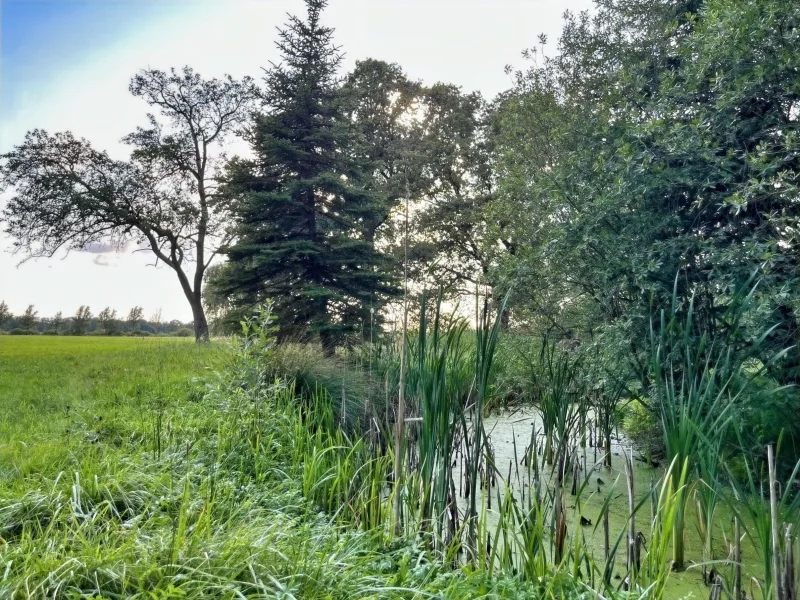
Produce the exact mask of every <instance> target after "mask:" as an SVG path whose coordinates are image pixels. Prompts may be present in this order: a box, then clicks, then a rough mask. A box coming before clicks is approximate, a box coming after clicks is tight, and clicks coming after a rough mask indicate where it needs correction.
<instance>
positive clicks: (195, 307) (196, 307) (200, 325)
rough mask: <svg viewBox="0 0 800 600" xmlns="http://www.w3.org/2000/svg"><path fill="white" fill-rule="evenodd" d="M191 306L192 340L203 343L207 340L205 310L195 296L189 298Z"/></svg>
mask: <svg viewBox="0 0 800 600" xmlns="http://www.w3.org/2000/svg"><path fill="white" fill-rule="evenodd" d="M189 304H191V306H192V317H193V318H194V341H195V342H197V343H198V344H205V343H208V341H209V332H208V320H207V319H206V311H205V310H204V309H203V302H202V301H201V300H200V299H199V298H196V297H192V298H190V299H189Z"/></svg>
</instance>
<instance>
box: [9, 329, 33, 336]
mask: <svg viewBox="0 0 800 600" xmlns="http://www.w3.org/2000/svg"><path fill="white" fill-rule="evenodd" d="M8 335H39V333H38V332H37V331H36V330H35V329H22V328H21V327H15V328H14V329H12V330H11V331H9V332H8Z"/></svg>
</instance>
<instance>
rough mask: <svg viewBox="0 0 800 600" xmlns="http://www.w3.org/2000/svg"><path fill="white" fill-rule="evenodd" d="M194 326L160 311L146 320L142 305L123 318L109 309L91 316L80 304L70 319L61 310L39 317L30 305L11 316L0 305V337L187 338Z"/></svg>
mask: <svg viewBox="0 0 800 600" xmlns="http://www.w3.org/2000/svg"><path fill="white" fill-rule="evenodd" d="M192 327H193V324H192V323H191V322H189V323H184V322H183V321H179V320H178V319H173V320H171V321H165V320H162V318H161V311H160V310H158V311H156V312H155V313H154V314H153V315H152V316H151V317H150V318H149V319H145V317H144V310H143V309H142V307H141V306H134V307H133V308H131V310H130V311H129V312H128V314H127V315H126V316H124V317H122V316H120V315H118V314H117V311H116V310H114V309H111V308H110V307H106V308H104V309H103V310H102V311H100V313H99V314H97V315H93V314H92V310H91V308H90V307H89V306H88V305H81V306H79V307H78V309H77V310H76V311H75V314H74V315H72V316H67V317H65V316H64V315H63V313H62V312H61V311H59V312H57V313H56V314H55V315H53V316H52V317H39V313H38V311H37V310H36V308H35V306H34V305H33V304H31V305H29V306H28V308H27V309H25V312H23V313H22V314H19V315H15V314H13V313H12V312H11V311H10V310H9V309H8V305H7V304H6V303H5V302H0V334H10V335H40V334H43V335H140V336H150V335H163V336H177V337H190V336H191V335H192Z"/></svg>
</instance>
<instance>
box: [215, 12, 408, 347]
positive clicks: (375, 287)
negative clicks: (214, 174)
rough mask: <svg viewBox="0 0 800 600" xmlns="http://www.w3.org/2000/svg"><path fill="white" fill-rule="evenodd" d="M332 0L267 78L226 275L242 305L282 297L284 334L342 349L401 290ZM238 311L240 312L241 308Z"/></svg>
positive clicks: (282, 41)
mask: <svg viewBox="0 0 800 600" xmlns="http://www.w3.org/2000/svg"><path fill="white" fill-rule="evenodd" d="M326 4H327V2H326V0H306V6H307V10H308V13H307V17H306V20H302V19H300V18H298V17H295V16H291V17H290V18H289V21H288V23H287V24H286V26H285V28H283V29H281V30H279V39H278V42H277V46H278V49H279V50H280V53H281V57H282V62H281V63H280V64H273V65H272V67H271V68H270V69H268V71H267V75H266V77H265V84H266V91H265V93H264V102H265V107H266V110H265V112H264V113H263V114H260V115H258V116H257V117H256V118H255V119H254V121H253V123H252V124H251V125H250V127H249V128H248V130H247V132H246V137H247V140H248V141H249V143H250V145H251V147H252V150H253V155H254V156H255V158H254V159H252V160H242V159H235V160H233V161H232V162H231V163H230V165H229V167H228V176H227V183H226V188H227V191H228V193H229V194H230V195H231V197H232V201H233V203H234V205H235V207H236V210H235V215H236V225H235V231H234V233H235V238H236V242H235V243H234V244H232V245H230V246H229V247H228V248H227V249H225V250H224V253H225V254H226V255H227V257H228V260H229V263H228V265H227V266H226V268H224V269H220V270H219V271H218V275H217V277H216V278H215V282H214V285H216V286H217V287H218V289H220V290H222V291H223V292H224V294H225V295H227V296H228V297H230V298H231V303H232V304H233V306H234V309H235V311H236V310H237V309H238V311H239V312H240V313H241V312H242V311H245V310H248V309H249V308H250V307H252V306H253V305H254V304H256V303H258V302H260V301H263V300H264V299H266V298H272V299H273V302H274V303H275V305H274V310H275V314H276V316H277V320H278V323H277V324H278V325H279V327H280V335H281V336H282V337H283V338H286V337H291V338H293V339H308V338H310V337H311V336H313V337H314V338H316V339H318V340H319V341H320V342H321V343H322V346H323V348H325V349H326V351H329V352H331V351H333V349H334V348H335V347H336V346H337V345H339V344H340V343H341V342H342V340H343V337H344V336H345V335H346V334H348V333H352V332H355V331H358V330H359V329H360V328H361V327H363V326H365V325H367V326H368V324H365V323H361V322H360V321H362V320H363V314H364V307H365V306H368V305H369V303H370V300H371V299H373V298H374V297H375V296H376V295H385V294H392V293H393V292H394V291H395V290H394V287H393V286H392V285H391V282H390V279H389V276H388V275H387V269H386V266H387V260H386V259H385V258H384V257H383V256H382V255H381V254H380V253H379V252H378V251H377V250H376V248H375V245H374V242H373V241H372V240H371V239H368V237H367V236H365V235H364V227H363V224H364V223H365V222H366V221H368V220H373V219H374V218H375V216H374V213H375V212H376V211H378V210H381V209H382V207H383V204H384V202H383V201H382V198H381V197H380V196H379V194H380V192H379V191H375V190H374V189H370V186H368V185H366V184H365V182H366V176H365V174H364V172H363V169H362V168H361V167H362V166H361V165H359V161H358V160H355V156H356V155H357V153H354V152H352V151H351V150H352V146H353V144H354V143H355V135H356V132H355V130H354V128H353V127H352V125H351V124H350V123H349V122H348V120H347V119H345V118H344V117H343V110H342V106H341V102H340V99H341V95H340V83H339V81H338V79H337V72H338V69H339V66H340V63H341V60H342V55H341V53H340V52H339V48H337V47H336V46H335V45H334V44H333V40H332V36H333V29H331V28H329V27H325V26H323V25H322V24H321V23H320V15H321V13H322V11H323V9H324V8H325V6H326ZM235 311H234V312H235Z"/></svg>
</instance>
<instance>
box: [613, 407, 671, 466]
mask: <svg viewBox="0 0 800 600" xmlns="http://www.w3.org/2000/svg"><path fill="white" fill-rule="evenodd" d="M622 427H623V429H624V431H625V434H626V435H627V436H628V439H629V440H630V441H631V442H633V445H634V446H635V447H636V448H637V449H638V450H639V451H640V452H641V453H642V454H644V455H645V456H648V457H650V458H652V459H657V458H662V457H663V456H664V454H665V451H664V436H663V434H662V431H661V423H660V421H659V420H658V417H657V416H656V415H655V414H653V412H652V411H650V410H648V408H647V407H646V406H645V405H644V404H642V403H641V402H639V401H634V402H631V403H630V404H629V405H628V406H627V407H626V409H625V413H624V417H623V419H622Z"/></svg>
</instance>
